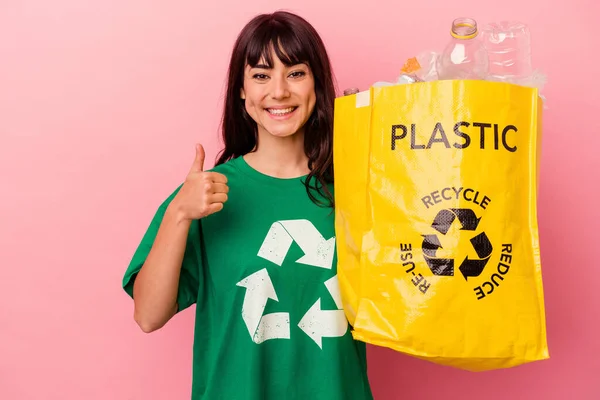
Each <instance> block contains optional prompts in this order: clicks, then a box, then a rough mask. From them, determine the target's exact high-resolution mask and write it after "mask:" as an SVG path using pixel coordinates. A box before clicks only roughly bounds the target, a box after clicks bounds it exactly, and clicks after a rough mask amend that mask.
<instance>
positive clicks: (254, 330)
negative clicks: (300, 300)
mask: <svg viewBox="0 0 600 400" xmlns="http://www.w3.org/2000/svg"><path fill="white" fill-rule="evenodd" d="M237 286H241V287H243V288H246V293H245V295H244V303H243V305H242V319H243V320H244V323H245V324H246V328H247V329H248V332H249V333H250V337H251V338H252V340H253V341H254V343H262V342H264V341H266V340H269V339H289V338H290V317H289V314H288V313H285V312H284V313H271V314H267V315H263V312H264V311H265V307H266V305H267V302H268V301H269V299H272V300H275V301H279V299H278V298H277V293H276V292H275V287H274V286H273V282H272V281H271V277H270V276H269V272H268V271H267V269H266V268H263V269H261V270H260V271H257V272H255V273H253V274H251V275H249V276H247V277H246V278H244V279H242V280H241V281H240V282H238V283H237Z"/></svg>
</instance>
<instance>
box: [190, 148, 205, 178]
mask: <svg viewBox="0 0 600 400" xmlns="http://www.w3.org/2000/svg"><path fill="white" fill-rule="evenodd" d="M204 157H205V154H204V147H202V145H201V144H197V145H196V158H194V163H193V164H192V168H191V170H190V172H202V171H204Z"/></svg>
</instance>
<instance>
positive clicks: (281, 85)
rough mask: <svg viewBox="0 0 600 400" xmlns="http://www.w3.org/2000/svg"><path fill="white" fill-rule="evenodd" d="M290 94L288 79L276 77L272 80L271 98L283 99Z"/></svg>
mask: <svg viewBox="0 0 600 400" xmlns="http://www.w3.org/2000/svg"><path fill="white" fill-rule="evenodd" d="M289 95H290V90H289V86H288V81H287V79H285V77H276V78H273V80H272V87H271V98H273V99H274V100H281V99H285V98H287V97H288V96H289Z"/></svg>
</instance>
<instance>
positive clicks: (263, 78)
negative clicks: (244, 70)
mask: <svg viewBox="0 0 600 400" xmlns="http://www.w3.org/2000/svg"><path fill="white" fill-rule="evenodd" d="M252 77H253V78H254V79H256V80H259V81H262V80H265V79H267V78H268V76H267V75H265V74H254V75H253V76H252Z"/></svg>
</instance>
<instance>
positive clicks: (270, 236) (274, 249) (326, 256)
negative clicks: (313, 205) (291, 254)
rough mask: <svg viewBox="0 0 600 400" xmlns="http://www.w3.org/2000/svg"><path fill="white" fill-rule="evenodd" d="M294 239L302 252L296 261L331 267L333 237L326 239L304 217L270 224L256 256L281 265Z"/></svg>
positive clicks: (333, 248)
mask: <svg viewBox="0 0 600 400" xmlns="http://www.w3.org/2000/svg"><path fill="white" fill-rule="evenodd" d="M293 241H295V242H296V243H297V244H298V246H300V248H301V249H302V251H303V252H304V256H303V257H300V258H299V259H298V260H296V262H297V263H300V264H306V265H312V266H315V267H319V268H325V269H331V267H332V263H333V255H334V250H335V237H332V238H331V239H329V240H326V239H325V238H324V237H323V236H322V235H321V233H320V232H319V231H318V230H317V228H315V226H314V225H313V224H312V223H311V222H310V221H308V220H306V219H300V220H289V221H278V222H275V223H273V224H272V225H271V227H270V228H269V232H268V233H267V236H266V237H265V240H264V241H263V243H262V245H261V247H260V249H259V250H258V256H259V257H262V258H264V259H266V260H269V261H271V262H273V263H274V264H277V265H279V266H281V264H283V260H284V259H285V256H286V255H287V252H288V251H289V249H290V246H291V245H292V242H293Z"/></svg>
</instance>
